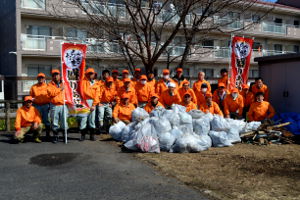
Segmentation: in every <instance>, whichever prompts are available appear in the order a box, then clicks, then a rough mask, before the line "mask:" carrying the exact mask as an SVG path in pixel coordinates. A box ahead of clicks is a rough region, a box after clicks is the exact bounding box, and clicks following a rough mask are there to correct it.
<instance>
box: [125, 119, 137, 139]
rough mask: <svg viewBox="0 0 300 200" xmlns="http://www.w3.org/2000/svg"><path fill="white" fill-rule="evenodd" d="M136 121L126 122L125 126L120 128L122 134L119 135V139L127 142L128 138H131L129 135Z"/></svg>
mask: <svg viewBox="0 0 300 200" xmlns="http://www.w3.org/2000/svg"><path fill="white" fill-rule="evenodd" d="M136 124H137V123H136V122H131V123H130V124H128V125H127V126H125V127H124V128H123V130H122V136H121V138H122V139H121V140H122V141H123V142H127V141H128V140H130V139H131V135H132V133H133V131H134V128H135V126H136Z"/></svg>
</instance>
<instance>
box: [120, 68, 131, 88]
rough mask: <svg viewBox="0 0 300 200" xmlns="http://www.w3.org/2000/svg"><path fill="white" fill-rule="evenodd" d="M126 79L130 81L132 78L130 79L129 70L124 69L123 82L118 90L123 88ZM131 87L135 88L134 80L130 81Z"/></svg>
mask: <svg viewBox="0 0 300 200" xmlns="http://www.w3.org/2000/svg"><path fill="white" fill-rule="evenodd" d="M125 79H127V80H128V79H129V80H130V78H129V71H128V70H127V69H124V70H123V71H122V79H121V82H120V84H119V87H118V90H119V89H120V88H121V87H123V86H124V80H125ZM130 83H131V84H130V85H131V87H133V85H134V84H133V82H132V80H130Z"/></svg>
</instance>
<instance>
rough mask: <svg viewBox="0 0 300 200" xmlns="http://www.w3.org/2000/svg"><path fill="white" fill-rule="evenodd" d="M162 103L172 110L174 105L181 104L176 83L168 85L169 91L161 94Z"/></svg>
mask: <svg viewBox="0 0 300 200" xmlns="http://www.w3.org/2000/svg"><path fill="white" fill-rule="evenodd" d="M160 101H161V103H162V104H163V105H164V106H165V107H166V108H167V109H169V108H171V106H172V105H173V104H180V103H181V98H180V95H179V93H178V91H177V90H176V84H175V83H172V82H170V83H169V84H168V89H167V90H165V91H164V92H163V93H162V94H161V96H160Z"/></svg>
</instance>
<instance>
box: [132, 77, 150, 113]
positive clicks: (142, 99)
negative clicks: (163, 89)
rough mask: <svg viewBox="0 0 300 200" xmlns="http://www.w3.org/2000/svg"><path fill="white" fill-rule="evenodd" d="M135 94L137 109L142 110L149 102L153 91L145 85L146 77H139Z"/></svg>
mask: <svg viewBox="0 0 300 200" xmlns="http://www.w3.org/2000/svg"><path fill="white" fill-rule="evenodd" d="M135 92H136V95H137V100H138V107H140V108H144V107H145V106H146V104H147V103H148V102H149V100H150V97H151V94H152V93H153V90H152V89H151V87H150V86H149V85H148V83H147V76H146V75H141V76H140V80H139V81H138V82H136V84H135Z"/></svg>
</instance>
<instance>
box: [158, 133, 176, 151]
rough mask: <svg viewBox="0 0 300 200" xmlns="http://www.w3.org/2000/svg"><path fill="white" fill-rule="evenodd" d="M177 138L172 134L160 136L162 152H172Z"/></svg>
mask: <svg viewBox="0 0 300 200" xmlns="http://www.w3.org/2000/svg"><path fill="white" fill-rule="evenodd" d="M175 140H176V136H175V135H173V134H172V133H170V132H166V133H163V134H160V135H159V146H160V149H161V150H162V151H170V148H171V147H172V145H173V144H174V142H175Z"/></svg>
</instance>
